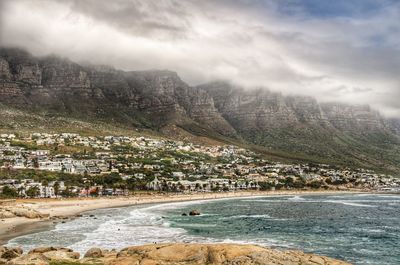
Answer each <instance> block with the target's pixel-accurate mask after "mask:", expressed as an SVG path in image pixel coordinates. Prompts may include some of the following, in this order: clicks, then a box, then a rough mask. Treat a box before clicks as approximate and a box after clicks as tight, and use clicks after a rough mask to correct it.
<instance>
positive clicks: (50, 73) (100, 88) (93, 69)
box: [0, 48, 400, 174]
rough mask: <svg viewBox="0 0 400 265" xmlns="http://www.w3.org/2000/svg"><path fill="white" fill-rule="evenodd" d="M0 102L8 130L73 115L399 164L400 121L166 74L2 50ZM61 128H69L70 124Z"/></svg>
mask: <svg viewBox="0 0 400 265" xmlns="http://www.w3.org/2000/svg"><path fill="white" fill-rule="evenodd" d="M0 104H1V105H0V110H1V111H0V118H1V119H2V120H3V122H0V128H1V129H3V130H13V129H14V130H16V129H18V130H22V129H24V128H31V129H35V127H36V126H41V127H46V126H51V122H52V121H54V120H58V121H59V120H62V119H65V118H68V119H74V121H75V122H77V121H78V122H81V123H82V124H91V123H96V124H98V123H102V124H108V125H112V126H115V127H123V128H126V129H128V130H129V129H143V130H147V131H153V132H156V133H159V134H162V135H165V136H167V137H173V138H182V137H189V138H190V137H193V138H202V139H210V140H213V141H214V140H215V141H220V142H225V143H233V144H238V145H244V146H246V147H249V148H251V149H254V150H257V151H259V152H260V153H262V154H264V155H266V156H270V157H273V158H277V159H283V160H296V161H297V160H298V161H309V162H310V161H311V162H320V163H330V164H340V165H346V166H351V167H364V168H372V169H378V170H380V171H382V172H390V173H394V174H398V170H399V169H400V120H399V119H387V118H385V117H383V116H382V115H381V114H380V113H379V112H378V111H376V110H373V109H371V108H370V107H369V106H366V105H348V104H343V103H319V102H318V101H317V100H316V99H314V98H312V97H305V96H285V95H282V94H281V93H277V92H272V91H270V90H267V89H264V88H254V89H245V88H243V87H240V86H237V85H234V84H232V83H230V82H226V81H216V82H211V83H206V84H203V85H199V86H190V85H188V84H187V83H185V82H184V81H182V80H181V79H180V77H179V76H178V74H177V73H175V72H172V71H167V70H151V71H122V70H117V69H115V68H113V67H110V66H98V65H80V64H77V63H74V62H72V61H70V60H69V59H65V58H61V57H58V56H54V55H51V56H45V57H35V56H32V55H31V54H30V53H28V52H27V51H25V50H22V49H17V48H1V49H0ZM10 113H12V115H11V116H10ZM16 113H17V114H16ZM10 117H11V118H10ZM18 117H25V118H24V119H19V118H18ZM39 123H40V125H39ZM57 126H61V127H63V128H62V129H70V126H69V122H68V121H65V120H64V122H63V123H62V125H57ZM88 127H91V126H90V125H89V126H88Z"/></svg>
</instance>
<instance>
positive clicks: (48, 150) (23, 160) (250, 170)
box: [0, 133, 400, 198]
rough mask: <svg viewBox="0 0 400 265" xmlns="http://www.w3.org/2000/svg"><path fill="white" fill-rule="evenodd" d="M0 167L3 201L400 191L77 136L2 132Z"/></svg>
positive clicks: (329, 171)
mask: <svg viewBox="0 0 400 265" xmlns="http://www.w3.org/2000/svg"><path fill="white" fill-rule="evenodd" d="M0 168H1V170H0V192H1V193H0V195H1V196H2V197H21V198H56V197H79V196H82V197H89V196H91V197H97V196H127V195H130V194H132V193H134V192H137V191H141V190H147V191H158V192H176V193H178V192H179V193H194V192H233V191H245V190H293V189H299V190H312V189H325V190H351V189H359V190H376V191H396V190H398V189H399V187H400V179H399V178H396V177H394V176H390V175H384V174H377V173H374V172H373V171H371V170H365V169H356V170H355V169H350V168H344V167H336V166H330V165H324V164H310V163H309V164H287V163H282V162H273V161H268V160H266V159H264V158H263V157H262V156H260V155H258V154H256V153H254V152H252V151H250V150H247V149H243V148H239V147H236V146H204V145H197V144H193V143H187V142H181V141H171V140H166V139H157V138H149V137H128V136H83V135H79V134H76V133H58V134H49V133H32V134H30V135H26V136H19V135H17V134H1V135H0Z"/></svg>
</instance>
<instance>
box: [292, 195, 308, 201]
mask: <svg viewBox="0 0 400 265" xmlns="http://www.w3.org/2000/svg"><path fill="white" fill-rule="evenodd" d="M288 200H289V201H305V200H306V199H304V198H303V197H300V196H294V197H291V198H289V199H288Z"/></svg>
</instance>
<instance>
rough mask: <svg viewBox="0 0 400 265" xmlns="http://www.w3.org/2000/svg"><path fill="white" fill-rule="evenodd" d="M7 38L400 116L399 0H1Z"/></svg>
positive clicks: (5, 41)
mask: <svg viewBox="0 0 400 265" xmlns="http://www.w3.org/2000/svg"><path fill="white" fill-rule="evenodd" d="M0 1H1V4H2V6H1V7H0V18H1V24H0V25H1V28H0V34H1V35H0V40H1V42H2V43H1V44H2V45H7V46H10V45H17V46H21V47H24V48H27V49H28V50H29V51H30V52H32V53H33V54H35V55H45V54H49V53H55V54H59V55H62V56H66V57H69V58H70V59H72V60H74V61H77V62H82V61H90V62H92V63H96V64H108V65H113V66H115V67H116V68H121V69H124V70H144V69H169V70H173V71H176V72H178V74H179V75H180V76H181V78H182V79H183V80H184V81H186V82H188V83H189V84H191V85H196V84H200V83H205V82H208V81H212V80H215V79H227V80H230V81H233V82H236V83H239V84H241V85H244V86H247V87H254V86H263V87H267V88H269V89H271V90H275V91H282V92H283V93H285V94H304V95H311V96H314V97H316V98H317V99H318V100H320V101H343V102H350V103H353V104H354V103H356V104H370V105H371V106H373V107H375V108H378V109H379V110H381V112H383V113H384V114H386V115H388V116H397V117H400V1H399V0H335V1H324V0H264V1H262V0H231V1H228V0H215V1H212V0H186V1H185V0H142V1H136V0H113V1H110V0H76V1H73V0H71V1H68V0H64V1H63V0H59V1H56V0H53V1H50V0H49V1H41V0H30V1H28V0H0Z"/></svg>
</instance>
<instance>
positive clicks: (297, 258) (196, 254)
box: [0, 244, 349, 265]
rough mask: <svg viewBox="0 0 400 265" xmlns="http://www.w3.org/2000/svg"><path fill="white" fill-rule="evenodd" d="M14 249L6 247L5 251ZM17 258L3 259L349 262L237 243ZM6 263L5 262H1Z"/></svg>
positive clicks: (19, 264)
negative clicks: (80, 257) (80, 255)
mask: <svg viewBox="0 0 400 265" xmlns="http://www.w3.org/2000/svg"><path fill="white" fill-rule="evenodd" d="M8 250H10V249H7V248H2V249H0V252H1V251H8ZM13 252H14V253H16V255H15V257H14V258H11V256H7V257H10V258H9V259H3V260H1V261H0V264H7V265H28V264H34V265H48V264H50V263H53V264H54V262H64V263H63V264H105V265H131V264H138V265H175V264H179V265H192V264H193V265H195V264H196V265H201V264H212V265H252V264H254V265H256V264H257V265H262V264H266V265H273V264H282V265H300V264H301V265H346V264H349V263H346V262H343V261H339V260H335V259H331V258H327V257H323V256H317V255H313V254H305V253H303V252H300V251H279V250H274V249H268V248H263V247H259V246H254V245H237V244H212V245H211V244H154V245H144V246H136V247H128V248H124V249H122V250H121V251H119V252H117V251H108V250H101V249H98V248H93V249H90V250H88V252H87V253H86V254H85V255H84V258H82V259H79V253H76V252H73V251H72V250H71V249H67V248H53V247H48V248H37V249H33V250H31V251H30V252H29V253H28V254H25V255H22V254H21V253H20V250H19V249H16V250H15V251H13ZM1 262H3V263H1Z"/></svg>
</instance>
